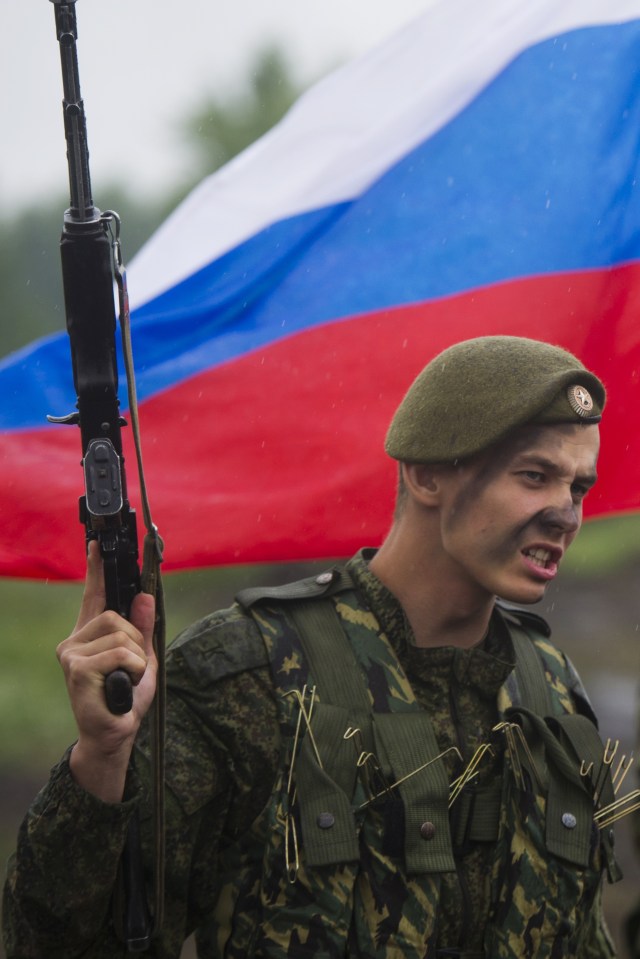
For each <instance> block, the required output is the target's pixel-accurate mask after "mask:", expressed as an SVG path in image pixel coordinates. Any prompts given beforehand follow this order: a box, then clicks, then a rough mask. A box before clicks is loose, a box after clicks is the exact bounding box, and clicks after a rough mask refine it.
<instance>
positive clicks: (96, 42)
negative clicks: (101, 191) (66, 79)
mask: <svg viewBox="0 0 640 959" xmlns="http://www.w3.org/2000/svg"><path fill="white" fill-rule="evenodd" d="M431 2H433V0H322V2H320V0H232V2H231V0H183V2H176V0H78V2H77V5H76V11H77V17H78V32H79V36H78V56H79V61H80V79H81V87H82V94H83V98H84V101H85V111H86V115H87V128H88V140H89V147H90V151H91V171H92V179H93V183H94V186H96V185H99V183H100V181H101V180H104V178H105V177H106V176H107V174H108V171H109V170H111V171H112V176H111V180H112V181H122V180H124V179H125V178H127V179H128V181H129V183H130V185H131V186H133V187H135V188H136V189H138V190H140V191H151V192H157V191H158V190H160V189H161V188H162V186H163V184H165V183H167V182H170V181H171V180H172V179H173V178H174V177H175V176H176V175H179V171H180V170H181V169H183V167H184V164H185V156H184V155H183V154H181V152H180V149H179V146H178V143H177V135H176V128H175V122H176V120H177V118H178V117H179V116H180V114H181V112H185V113H188V112H190V110H191V109H192V108H193V106H194V105H195V104H198V103H199V102H201V101H202V99H203V98H204V97H205V96H206V94H207V93H216V94H220V93H223V92H224V90H225V89H228V88H229V87H230V86H232V84H233V81H234V79H235V78H236V77H242V76H244V75H246V71H247V68H248V66H249V64H250V63H251V62H252V59H253V57H254V55H255V53H256V52H257V51H258V50H259V49H260V48H261V47H262V46H264V45H265V44H266V43H268V42H270V41H276V42H278V43H279V44H281V46H282V48H283V49H284V50H285V51H286V52H288V54H289V55H290V57H291V61H292V65H293V68H294V71H295V72H296V75H297V76H298V77H299V78H300V79H301V80H303V81H308V80H309V79H310V78H312V77H316V76H317V75H318V74H320V73H322V72H325V71H326V70H327V69H328V68H329V67H330V66H331V65H332V64H335V63H337V62H341V61H344V60H346V59H349V58H351V57H353V56H356V55H357V54H358V53H360V52H363V51H365V50H367V49H369V48H370V47H372V46H374V45H375V44H376V43H378V42H380V41H382V40H384V38H385V37H387V36H389V35H390V34H392V33H393V32H394V31H395V30H396V29H398V28H400V27H401V26H403V25H404V24H405V23H406V22H407V21H409V20H411V19H412V18H413V17H415V16H417V15H419V13H420V12H421V11H422V10H423V9H424V8H425V7H426V6H428V5H429V4H430V3H431ZM2 37H3V43H2V55H1V56H0V84H1V90H2V95H1V98H0V110H1V114H0V120H1V129H2V150H1V152H0V214H6V213H11V212H14V211H15V210H16V209H18V208H19V207H20V206H21V205H23V204H25V203H26V202H28V201H29V200H32V199H34V200H39V199H40V198H41V197H42V196H43V195H45V193H46V191H48V190H52V191H55V193H56V195H59V193H60V192H61V191H65V192H66V184H67V173H66V159H65V144H64V135H63V126H62V112H61V107H60V102H61V98H62V79H61V73H60V60H59V50H58V43H57V40H56V35H55V26H54V10H53V4H52V3H51V2H50V0H11V2H10V0H3V11H2Z"/></svg>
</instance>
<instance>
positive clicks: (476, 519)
mask: <svg viewBox="0 0 640 959" xmlns="http://www.w3.org/2000/svg"><path fill="white" fill-rule="evenodd" d="M598 449H599V431H598V427H597V426H593V425H591V426H580V425H579V424H578V425H575V426H574V425H569V424H568V425H560V426H539V427H531V426H528V427H523V428H522V429H521V430H519V431H518V432H517V433H515V434H514V435H513V436H512V437H510V438H509V439H508V440H507V441H505V442H504V443H502V444H499V445H498V446H497V447H495V448H493V449H492V450H491V451H488V452H486V453H484V454H481V455H480V456H478V457H476V458H474V459H473V460H472V461H470V462H469V463H467V464H464V465H461V466H459V467H457V468H454V467H451V468H447V469H446V470H445V472H444V473H443V475H442V477H441V479H442V481H443V500H442V510H441V534H442V545H443V548H444V552H445V563H447V565H449V567H450V572H451V574H452V576H453V579H454V582H455V580H456V578H459V583H460V586H465V585H466V587H472V588H473V587H474V586H475V587H479V589H480V590H481V591H485V592H488V593H490V594H493V595H497V596H500V597H502V598H503V599H505V600H508V601H511V602H515V603H534V602H536V601H537V600H539V599H541V598H542V596H543V594H544V591H545V588H546V586H547V585H548V583H549V582H551V580H552V579H553V578H554V577H555V575H556V573H557V570H558V566H559V563H560V560H561V559H562V556H563V555H564V553H565V551H566V550H567V548H568V547H569V545H570V544H571V543H572V542H573V540H574V538H575V536H576V534H577V532H578V530H579V529H580V525H581V523H582V503H583V499H584V497H585V496H586V494H587V492H588V491H589V489H590V488H591V487H592V486H593V484H594V483H595V480H596V462H597V458H598ZM452 585H453V584H452Z"/></svg>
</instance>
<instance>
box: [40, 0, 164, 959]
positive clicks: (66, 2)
mask: <svg viewBox="0 0 640 959" xmlns="http://www.w3.org/2000/svg"><path fill="white" fill-rule="evenodd" d="M51 2H52V3H53V4H54V6H55V21H56V31H57V36H58V41H59V44H60V59H61V64H62V79H63V88H64V100H63V112H64V128H65V136H66V141H67V161H68V167H69V188H70V205H69V209H68V210H67V211H66V212H65V215H64V222H63V229H62V238H61V243H60V250H61V257H62V279H63V287H64V299H65V310H66V321H67V331H68V333H69V339H70V344H71V362H72V369H73V382H74V385H75V389H76V394H77V404H76V410H75V411H74V412H72V413H70V414H68V415H67V416H60V417H52V416H50V417H48V419H49V420H50V421H51V422H54V423H64V424H75V425H78V426H79V427H80V436H81V443H82V465H83V468H84V481H85V493H84V495H83V496H81V498H80V521H81V522H82V523H83V524H84V527H85V536H86V540H87V543H88V542H90V541H91V540H97V541H98V543H99V547H100V554H101V556H102V560H103V566H104V581H105V595H106V608H107V609H112V610H115V611H116V612H118V613H119V614H120V615H122V616H124V617H125V618H128V617H129V613H130V610H131V603H132V601H133V598H134V596H135V595H136V594H137V593H138V592H139V591H140V589H141V584H142V588H144V589H145V591H146V592H150V593H153V594H154V595H155V596H156V606H157V614H156V631H155V635H154V645H155V649H156V655H157V657H158V667H159V668H158V692H157V694H156V700H155V703H154V707H153V712H152V740H153V743H154V746H153V755H152V760H153V766H154V777H155V783H156V789H155V793H154V833H155V841H156V842H155V845H156V849H155V853H156V861H155V892H156V902H155V917H154V918H155V926H156V929H157V928H158V926H159V924H160V922H161V914H162V899H163V844H162V833H163V801H162V791H163V779H164V776H163V772H164V753H163V732H164V673H163V657H162V651H163V636H161V633H162V629H163V610H162V608H161V607H162V603H161V598H162V597H161V591H160V582H159V563H160V560H161V555H160V554H161V541H160V538H159V536H158V535H157V530H156V528H155V526H154V525H153V523H152V522H151V516H150V510H149V505H148V501H147V496H146V490H145V484H144V477H143V473H142V460H141V454H140V443H139V433H138V422H137V403H136V398H135V386H134V382H133V366H132V361H131V350H130V340H129V325H128V298H127V293H126V278H125V272H124V269H123V266H122V255H121V250H120V220H119V218H118V216H117V214H115V213H113V212H112V211H108V212H105V213H101V212H100V210H99V209H98V208H97V207H96V206H94V204H93V199H92V195H91V179H90V174H89V150H88V146H87V132H86V121H85V114H84V104H83V101H82V98H81V95H80V80H79V73H78V57H77V51H76V40H77V24H76V12H75V3H76V0H51ZM114 280H115V283H116V285H117V287H118V289H119V294H120V295H119V300H120V322H121V326H122V332H123V353H124V357H125V366H126V370H127V385H128V390H129V407H130V416H131V423H132V427H133V433H134V441H135V449H136V455H137V458H138V470H139V475H140V486H141V499H142V508H143V516H144V520H145V525H146V528H147V536H146V537H145V559H144V564H143V570H142V579H141V573H140V568H139V565H138V535H137V527H136V517H135V511H134V510H133V509H132V508H131V506H130V504H129V500H128V497H127V483H126V476H125V468H124V456H123V451H122V435H121V428H122V427H123V426H125V425H126V422H125V420H124V419H123V418H122V416H121V415H120V406H119V401H118V368H117V359H116V341H115V331H116V314H115V302H114ZM158 607H160V608H159V609H158ZM105 696H106V701H107V706H108V707H109V709H110V711H111V712H112V713H114V714H117V715H119V714H123V713H127V712H129V710H130V709H131V708H132V705H133V693H132V687H131V679H130V677H129V675H128V673H126V672H125V671H124V670H122V669H119V670H115V671H114V672H112V673H110V674H109V675H108V676H106V677H105ZM136 832H137V823H136V821H135V819H134V820H133V824H132V827H131V829H130V833H129V838H128V841H127V845H126V847H125V850H124V853H123V857H122V863H121V870H120V882H119V886H118V889H117V891H116V915H115V921H116V927H117V929H118V931H119V934H120V937H121V938H122V939H123V940H124V941H125V942H126V944H127V948H128V950H129V951H130V952H139V951H141V950H143V949H146V948H147V946H148V944H149V940H150V937H151V918H150V915H149V909H148V907H147V902H146V898H145V888H144V877H143V873H142V866H141V857H140V844H139V839H138V837H137V834H136Z"/></svg>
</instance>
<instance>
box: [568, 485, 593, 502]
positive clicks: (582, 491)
mask: <svg viewBox="0 0 640 959" xmlns="http://www.w3.org/2000/svg"><path fill="white" fill-rule="evenodd" d="M589 488H590V487H588V486H584V485H583V484H582V483H572V484H571V495H572V496H573V497H574V499H578V500H580V499H584V498H585V496H586V495H587V493H588V492H589Z"/></svg>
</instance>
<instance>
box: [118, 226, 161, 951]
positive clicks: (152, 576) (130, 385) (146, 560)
mask: <svg viewBox="0 0 640 959" xmlns="http://www.w3.org/2000/svg"><path fill="white" fill-rule="evenodd" d="M106 215H107V214H105V216H106ZM116 221H117V222H118V224H119V220H118V218H117V217H116ZM113 256H114V267H115V278H116V285H117V287H118V300H119V306H120V330H121V334H122V353H123V358H124V366H125V373H126V380H127V393H128V399H129V417H130V420H131V431H132V435H133V442H134V447H135V453H136V461H137V466H138V480H139V484H140V501H141V505H142V516H143V521H144V526H145V529H146V535H145V538H144V545H143V553H142V571H141V576H140V586H141V589H142V591H143V592H145V593H150V594H151V595H152V596H153V597H154V599H155V621H154V628H153V649H154V652H155V655H156V660H157V664H158V670H157V677H156V694H155V698H154V701H153V705H152V707H151V712H150V732H151V736H150V743H151V773H152V792H151V795H152V819H153V844H154V850H153V852H154V860H153V868H154V885H153V889H154V892H153V897H154V903H153V931H152V936H157V935H158V934H159V932H160V928H161V926H162V921H163V915H164V879H165V841H164V839H165V837H164V831H165V805H164V779H165V718H166V681H165V645H166V617H165V606H164V590H163V587H162V577H161V575H160V566H161V564H162V557H163V549H164V543H163V541H162V538H161V537H160V534H159V533H158V528H157V526H156V525H155V523H154V522H153V519H152V517H151V507H150V504H149V496H148V493H147V484H146V481H145V475H144V468H143V463H142V443H141V439H140V421H139V417H138V397H137V392H136V383H135V373H134V368H133V349H132V345H131V324H130V316H129V296H128V293H127V278H126V272H125V269H124V265H123V263H122V253H121V248H120V242H119V236H118V230H116V236H115V239H114V242H113Z"/></svg>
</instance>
